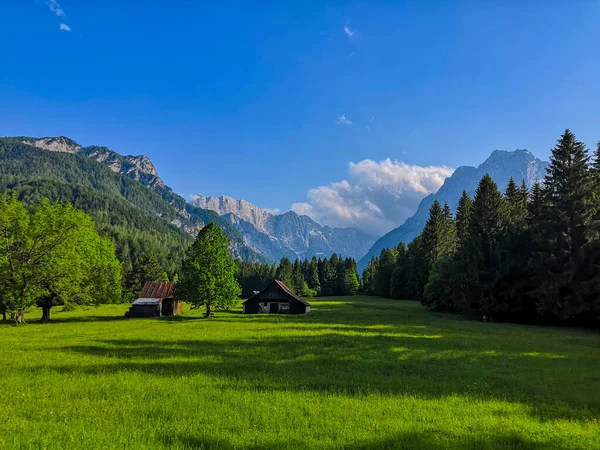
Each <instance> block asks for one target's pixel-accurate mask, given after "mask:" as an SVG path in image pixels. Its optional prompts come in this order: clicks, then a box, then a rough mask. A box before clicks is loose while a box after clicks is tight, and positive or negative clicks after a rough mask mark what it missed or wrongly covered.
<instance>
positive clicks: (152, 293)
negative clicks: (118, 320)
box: [125, 282, 183, 317]
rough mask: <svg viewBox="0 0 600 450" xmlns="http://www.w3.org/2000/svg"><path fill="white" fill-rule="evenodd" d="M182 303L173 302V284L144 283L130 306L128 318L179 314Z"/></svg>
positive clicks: (178, 301)
mask: <svg viewBox="0 0 600 450" xmlns="http://www.w3.org/2000/svg"><path fill="white" fill-rule="evenodd" d="M182 306H183V302H182V301H180V300H175V283H162V282H158V283H146V284H145V285H144V289H143V290H142V293H141V294H140V297H139V298H138V299H137V300H136V301H134V302H133V303H132V304H131V307H130V308H129V311H127V313H126V314H125V315H126V316H128V317H160V316H175V315H177V314H181V308H182Z"/></svg>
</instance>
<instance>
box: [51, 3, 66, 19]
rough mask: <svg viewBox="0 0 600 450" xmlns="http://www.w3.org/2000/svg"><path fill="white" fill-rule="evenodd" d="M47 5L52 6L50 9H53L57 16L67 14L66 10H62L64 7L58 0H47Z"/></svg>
mask: <svg viewBox="0 0 600 450" xmlns="http://www.w3.org/2000/svg"><path fill="white" fill-rule="evenodd" d="M46 5H47V6H48V8H50V11H52V12H53V13H54V14H56V15H57V16H59V17H61V16H64V15H65V12H64V11H63V10H62V8H61V7H60V5H59V4H58V2H57V1H56V0H46Z"/></svg>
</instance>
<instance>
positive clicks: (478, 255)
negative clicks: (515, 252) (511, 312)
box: [464, 174, 508, 315]
mask: <svg viewBox="0 0 600 450" xmlns="http://www.w3.org/2000/svg"><path fill="white" fill-rule="evenodd" d="M507 224H508V206H507V203H506V200H505V199H504V197H503V196H502V194H501V193H500V191H499V190H498V186H497V185H496V183H495V182H494V180H492V177H490V176H489V175H488V174H486V175H484V177H483V178H482V179H481V181H480V182H479V185H478V186H477V190H476V192H475V198H474V200H473V213H472V217H471V224H470V227H469V241H468V243H467V249H466V251H467V253H466V258H467V264H466V267H465V268H464V269H465V271H466V272H467V273H469V274H470V276H471V277H472V279H473V281H474V284H473V285H472V286H470V287H469V288H467V296H468V299H469V300H468V302H469V305H468V307H469V309H470V310H471V311H472V312H480V313H482V314H485V315H488V314H489V313H491V312H492V311H493V310H494V307H495V304H494V301H495V299H494V285H495V283H496V281H497V278H498V276H499V273H500V265H501V254H500V243H501V241H502V239H503V238H504V236H505V232H506V228H507Z"/></svg>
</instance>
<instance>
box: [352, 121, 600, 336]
mask: <svg viewBox="0 0 600 450" xmlns="http://www.w3.org/2000/svg"><path fill="white" fill-rule="evenodd" d="M362 289H363V290H364V291H365V292H366V293H369V294H376V295H382V296H385V297H393V298H402V299H414V300H420V301H421V303H422V304H423V305H424V306H425V307H427V308H430V309H433V310H437V311H448V312H457V313H463V314H472V315H476V316H478V317H481V318H484V320H502V321H515V322H527V323H565V324H585V325H592V326H597V325H598V324H599V320H600V143H599V144H598V149H597V150H596V152H595V153H594V155H593V158H592V159H590V156H589V154H588V150H587V148H586V147H585V145H584V144H583V143H581V142H579V141H577V139H576V138H575V136H574V135H573V133H571V132H570V131H569V130H566V131H565V133H564V134H563V135H562V136H561V138H560V139H559V140H558V142H557V145H556V146H555V147H554V148H553V149H552V155H551V158H550V166H549V168H548V169H547V175H546V177H545V178H544V180H543V182H537V183H536V184H535V185H534V186H533V187H532V189H531V191H529V189H528V188H527V186H526V185H525V183H523V184H521V186H518V185H517V184H516V183H515V181H514V180H513V179H511V180H510V182H509V184H508V186H507V187H506V190H505V191H504V193H501V192H500V191H499V190H498V187H497V186H496V183H494V181H493V180H492V178H491V177H490V176H489V175H486V176H484V177H483V178H482V180H481V182H480V183H479V186H478V187H477V190H476V193H475V197H474V199H471V198H469V196H468V195H467V193H466V192H463V195H462V197H461V199H460V202H459V205H458V208H457V210H456V216H455V217H453V216H452V214H451V212H450V208H449V207H448V205H444V206H443V207H442V206H441V205H440V204H439V202H437V201H436V202H434V204H433V205H432V207H431V209H430V212H429V219H428V221H427V224H426V225H425V228H424V229H423V232H422V233H421V235H419V236H418V237H417V238H416V239H415V240H414V241H412V242H411V243H410V244H409V245H408V246H407V245H405V244H404V243H400V244H399V245H398V246H397V247H396V248H393V249H386V250H383V251H382V252H381V255H380V256H379V258H373V259H372V260H371V261H370V263H369V265H368V267H367V268H366V269H365V271H364V273H363V277H362Z"/></svg>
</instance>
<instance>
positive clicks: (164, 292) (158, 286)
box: [140, 282, 175, 298]
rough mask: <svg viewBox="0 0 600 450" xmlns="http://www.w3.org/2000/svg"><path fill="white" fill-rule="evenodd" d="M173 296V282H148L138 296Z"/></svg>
mask: <svg viewBox="0 0 600 450" xmlns="http://www.w3.org/2000/svg"><path fill="white" fill-rule="evenodd" d="M174 296H175V283H162V282H158V283H153V282H148V283H146V284H145V285H144V289H143V290H142V293H141V294H140V298H172V297H174Z"/></svg>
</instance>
